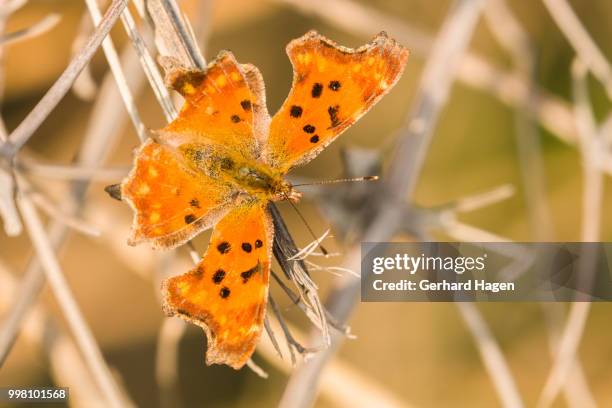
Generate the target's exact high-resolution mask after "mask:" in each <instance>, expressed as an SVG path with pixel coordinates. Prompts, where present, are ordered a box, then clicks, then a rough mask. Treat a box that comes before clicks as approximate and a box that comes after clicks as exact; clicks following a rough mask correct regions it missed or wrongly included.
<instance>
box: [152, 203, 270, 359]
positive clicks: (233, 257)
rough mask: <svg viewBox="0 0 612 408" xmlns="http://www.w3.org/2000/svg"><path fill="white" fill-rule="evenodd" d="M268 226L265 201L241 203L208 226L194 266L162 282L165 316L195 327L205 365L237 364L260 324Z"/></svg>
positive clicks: (267, 266)
mask: <svg viewBox="0 0 612 408" xmlns="http://www.w3.org/2000/svg"><path fill="white" fill-rule="evenodd" d="M272 239H273V227H272V223H271V220H270V216H269V215H268V213H267V210H266V208H265V203H262V202H257V201H255V202H251V203H248V204H243V205H240V206H238V207H236V208H235V209H233V210H232V211H231V212H230V213H228V214H227V215H226V216H225V217H224V218H223V219H222V220H221V221H220V222H219V223H218V224H217V225H216V226H215V228H214V230H213V233H212V237H211V239H210V243H209V245H208V249H207V251H206V253H205V254H204V257H203V258H202V260H201V261H200V262H199V264H198V265H197V267H196V268H195V269H193V270H192V271H191V272H189V273H186V274H184V275H180V276H176V277H173V278H169V279H167V280H166V281H165V282H164V285H163V287H164V308H165V310H166V312H167V313H168V314H169V315H174V314H177V315H179V316H181V317H182V318H183V319H185V320H188V321H190V322H192V323H194V324H197V325H199V326H201V327H202V328H203V329H204V331H205V332H206V335H207V338H208V350H207V353H206V362H207V364H227V365H230V366H231V367H234V368H236V369H238V368H241V367H242V366H243V365H244V364H245V363H246V361H247V360H248V359H249V358H250V356H251V354H252V353H253V350H254V349H255V346H256V344H257V342H258V340H259V337H260V335H261V332H262V329H263V320H264V315H265V309H266V304H267V298H268V281H269V276H270V261H271V253H272Z"/></svg>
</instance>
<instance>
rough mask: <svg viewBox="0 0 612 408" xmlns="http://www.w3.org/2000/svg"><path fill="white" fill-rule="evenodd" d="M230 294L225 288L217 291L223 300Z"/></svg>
mask: <svg viewBox="0 0 612 408" xmlns="http://www.w3.org/2000/svg"><path fill="white" fill-rule="evenodd" d="M230 293H231V291H230V290H229V288H228V287H227V286H224V287H222V288H221V290H220V291H219V296H221V297H222V298H223V299H225V298H227V297H228V296H229V295H230Z"/></svg>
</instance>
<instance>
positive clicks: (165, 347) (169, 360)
mask: <svg viewBox="0 0 612 408" xmlns="http://www.w3.org/2000/svg"><path fill="white" fill-rule="evenodd" d="M186 329H187V324H186V323H185V322H183V321H182V320H180V319H172V318H166V319H164V321H163V323H162V326H161V328H160V330H159V335H158V338H157V340H158V346H157V356H156V359H155V361H156V364H155V379H156V380H157V384H158V386H159V388H160V396H161V398H160V405H161V406H162V407H176V406H180V405H181V404H180V394H179V392H178V380H179V379H178V355H179V353H178V348H179V343H180V340H181V338H182V337H183V335H184V334H185V330H186Z"/></svg>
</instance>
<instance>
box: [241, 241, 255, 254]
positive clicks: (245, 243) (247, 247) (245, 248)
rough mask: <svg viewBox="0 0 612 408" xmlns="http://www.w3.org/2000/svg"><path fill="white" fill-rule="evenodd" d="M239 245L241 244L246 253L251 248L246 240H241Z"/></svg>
mask: <svg viewBox="0 0 612 408" xmlns="http://www.w3.org/2000/svg"><path fill="white" fill-rule="evenodd" d="M241 246H242V250H243V251H244V252H246V253H247V254H248V253H249V252H251V251H252V250H253V247H252V246H251V244H249V243H248V242H243V243H242V245H241Z"/></svg>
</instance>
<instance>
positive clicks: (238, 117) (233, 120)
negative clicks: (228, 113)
mask: <svg viewBox="0 0 612 408" xmlns="http://www.w3.org/2000/svg"><path fill="white" fill-rule="evenodd" d="M230 119H231V120H232V122H234V123H238V122H240V116H238V115H232V117H231V118H230Z"/></svg>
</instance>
